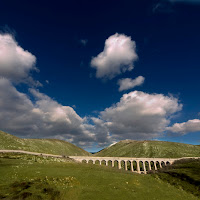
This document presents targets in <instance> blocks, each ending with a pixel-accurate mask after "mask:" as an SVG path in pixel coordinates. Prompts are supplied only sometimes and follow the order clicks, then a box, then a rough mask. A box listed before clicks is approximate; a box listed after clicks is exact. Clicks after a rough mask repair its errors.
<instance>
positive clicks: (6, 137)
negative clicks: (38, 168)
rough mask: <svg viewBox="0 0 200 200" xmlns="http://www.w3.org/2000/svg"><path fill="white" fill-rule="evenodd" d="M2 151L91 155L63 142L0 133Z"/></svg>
mask: <svg viewBox="0 0 200 200" xmlns="http://www.w3.org/2000/svg"><path fill="white" fill-rule="evenodd" d="M0 149H12V150H25V151H33V152H39V153H50V154H59V155H70V156H72V155H79V156H82V155H90V153H89V152H87V151H85V150H83V149H81V148H79V147H77V146H75V145H73V144H71V143H69V142H66V141H63V140H56V139H21V138H18V137H15V136H13V135H10V134H8V133H5V132H2V131H0Z"/></svg>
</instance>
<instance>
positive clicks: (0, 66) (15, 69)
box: [0, 34, 41, 85]
mask: <svg viewBox="0 0 200 200" xmlns="http://www.w3.org/2000/svg"><path fill="white" fill-rule="evenodd" d="M35 63H36V57H35V56H34V55H32V54H31V53H30V52H28V51H26V50H24V49H23V48H21V47H20V46H19V45H18V44H17V42H16V41H15V40H14V38H13V37H12V36H11V35H10V34H0V77H4V78H7V79H9V80H11V81H13V82H16V83H19V82H28V83H31V84H36V85H41V84H40V83H39V82H36V81H34V80H33V79H32V77H31V76H29V73H30V71H31V70H37V68H36V67H35Z"/></svg>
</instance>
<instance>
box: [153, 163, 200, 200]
mask: <svg viewBox="0 0 200 200" xmlns="http://www.w3.org/2000/svg"><path fill="white" fill-rule="evenodd" d="M199 172H200V159H197V160H195V159H183V160H178V161H176V162H175V163H174V164H172V165H170V166H166V167H163V168H162V169H159V170H158V171H155V177H156V178H160V179H161V180H163V181H165V182H167V183H170V184H171V185H174V186H175V187H178V188H182V189H183V190H185V191H187V192H190V193H192V194H194V195H196V196H198V197H200V173H199Z"/></svg>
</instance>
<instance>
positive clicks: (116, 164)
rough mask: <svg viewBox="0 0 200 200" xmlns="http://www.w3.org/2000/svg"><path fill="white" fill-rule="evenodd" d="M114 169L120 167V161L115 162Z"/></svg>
mask: <svg viewBox="0 0 200 200" xmlns="http://www.w3.org/2000/svg"><path fill="white" fill-rule="evenodd" d="M114 167H116V168H118V167H119V161H118V160H114Z"/></svg>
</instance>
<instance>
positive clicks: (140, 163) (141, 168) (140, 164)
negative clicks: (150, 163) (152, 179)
mask: <svg viewBox="0 0 200 200" xmlns="http://www.w3.org/2000/svg"><path fill="white" fill-rule="evenodd" d="M139 166H140V171H141V172H143V171H144V167H143V161H140V162H139Z"/></svg>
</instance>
